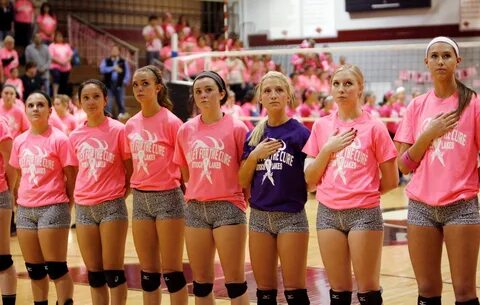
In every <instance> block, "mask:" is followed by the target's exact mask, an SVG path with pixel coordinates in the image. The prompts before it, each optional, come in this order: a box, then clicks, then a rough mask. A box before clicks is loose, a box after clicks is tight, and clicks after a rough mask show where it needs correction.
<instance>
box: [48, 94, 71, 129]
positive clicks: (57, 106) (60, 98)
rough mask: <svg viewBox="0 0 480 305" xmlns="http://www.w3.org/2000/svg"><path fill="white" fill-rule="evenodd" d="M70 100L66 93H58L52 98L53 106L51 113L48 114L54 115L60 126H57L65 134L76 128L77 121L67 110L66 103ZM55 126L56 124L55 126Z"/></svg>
mask: <svg viewBox="0 0 480 305" xmlns="http://www.w3.org/2000/svg"><path fill="white" fill-rule="evenodd" d="M69 102H70V98H69V97H68V95H65V94H59V95H57V96H56V97H55V99H54V100H53V108H54V111H52V115H51V116H50V117H51V118H52V117H55V118H56V119H57V122H60V126H58V128H59V129H60V130H61V131H63V132H64V133H65V134H66V135H67V136H68V135H70V133H71V132H72V131H74V130H75V128H77V121H76V120H75V117H74V116H73V115H72V114H70V112H68V104H69ZM55 127H57V126H55Z"/></svg>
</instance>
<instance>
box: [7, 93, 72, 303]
mask: <svg viewBox="0 0 480 305" xmlns="http://www.w3.org/2000/svg"><path fill="white" fill-rule="evenodd" d="M25 105H26V107H25V108H26V113H27V117H28V120H29V121H30V125H31V127H30V129H29V130H28V131H26V132H24V133H23V134H21V135H20V136H18V137H17V138H15V140H14V141H13V148H12V153H11V155H10V165H11V166H13V167H14V168H16V169H17V170H18V172H19V173H20V183H19V190H18V198H17V204H18V208H17V218H16V220H17V236H18V243H19V245H20V249H21V250H22V254H23V258H24V260H25V266H26V268H27V271H28V275H29V276H30V279H31V280H32V292H33V300H34V302H35V303H36V304H46V303H47V300H46V297H47V296H48V285H49V284H48V283H49V281H48V278H47V274H48V276H49V278H50V279H52V280H53V282H54V283H55V286H56V291H57V300H58V303H59V304H69V305H71V304H73V301H72V297H73V281H72V278H71V277H70V274H69V273H68V267H67V262H66V261H67V245H68V233H69V229H70V209H71V206H72V204H73V188H74V185H75V172H76V170H75V167H76V166H77V163H76V160H75V156H74V154H73V150H72V147H71V145H70V143H69V141H68V138H67V136H65V135H64V134H63V133H62V132H60V131H59V130H57V129H55V128H52V127H51V126H49V124H48V117H49V115H50V113H51V111H52V101H51V99H50V97H49V96H48V95H47V94H45V93H43V92H36V93H32V94H30V96H29V97H28V98H27V100H26V101H25ZM12 185H15V183H12Z"/></svg>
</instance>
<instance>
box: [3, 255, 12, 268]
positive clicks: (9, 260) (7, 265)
mask: <svg viewBox="0 0 480 305" xmlns="http://www.w3.org/2000/svg"><path fill="white" fill-rule="evenodd" d="M11 265H13V260H12V256H11V255H10V254H9V255H0V272H2V271H5V270H7V269H8V268H10V266H11Z"/></svg>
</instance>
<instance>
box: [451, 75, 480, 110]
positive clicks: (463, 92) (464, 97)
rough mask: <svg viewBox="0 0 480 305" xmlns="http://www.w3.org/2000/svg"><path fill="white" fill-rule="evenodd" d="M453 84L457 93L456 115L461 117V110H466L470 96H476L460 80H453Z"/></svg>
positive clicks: (475, 93)
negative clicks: (455, 85)
mask: <svg viewBox="0 0 480 305" xmlns="http://www.w3.org/2000/svg"><path fill="white" fill-rule="evenodd" d="M455 83H456V84H457V92H458V107H457V110H456V111H457V115H458V116H461V115H462V113H463V110H465V108H467V106H468V104H470V100H471V99H472V96H473V95H475V96H477V92H475V91H474V90H472V89H470V88H469V87H467V86H466V85H465V84H464V83H462V82H461V81H460V80H458V79H457V78H455Z"/></svg>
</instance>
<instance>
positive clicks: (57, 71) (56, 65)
mask: <svg viewBox="0 0 480 305" xmlns="http://www.w3.org/2000/svg"><path fill="white" fill-rule="evenodd" d="M48 51H49V53H50V56H51V58H52V63H51V64H50V74H52V79H53V83H52V88H53V96H57V94H58V93H65V90H66V87H67V84H68V77H69V76H70V71H71V70H72V64H71V63H70V62H71V60H72V56H73V50H72V47H71V46H70V44H68V43H67V42H64V40H63V34H62V33H60V32H56V33H55V41H54V42H53V43H52V44H50V45H49V46H48Z"/></svg>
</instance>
